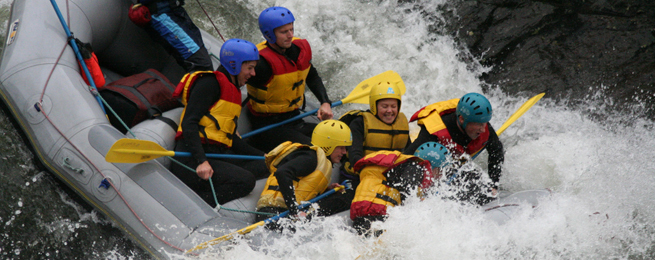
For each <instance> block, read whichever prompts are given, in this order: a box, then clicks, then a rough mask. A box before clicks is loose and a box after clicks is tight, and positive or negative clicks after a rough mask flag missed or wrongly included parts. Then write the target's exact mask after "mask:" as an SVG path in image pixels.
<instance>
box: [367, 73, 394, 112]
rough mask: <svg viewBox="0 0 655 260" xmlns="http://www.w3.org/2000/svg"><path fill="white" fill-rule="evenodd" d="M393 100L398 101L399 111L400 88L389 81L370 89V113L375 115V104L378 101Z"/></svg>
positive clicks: (376, 108) (376, 107)
mask: <svg viewBox="0 0 655 260" xmlns="http://www.w3.org/2000/svg"><path fill="white" fill-rule="evenodd" d="M386 98H393V99H397V100H398V110H399V111H400V102H401V100H400V88H399V87H398V86H397V85H396V84H395V83H391V82H389V81H382V82H380V83H378V84H377V85H375V86H373V87H372V88H371V95H370V99H369V100H370V105H371V113H373V114H374V115H377V113H378V111H377V110H378V106H377V102H378V100H380V99H386Z"/></svg>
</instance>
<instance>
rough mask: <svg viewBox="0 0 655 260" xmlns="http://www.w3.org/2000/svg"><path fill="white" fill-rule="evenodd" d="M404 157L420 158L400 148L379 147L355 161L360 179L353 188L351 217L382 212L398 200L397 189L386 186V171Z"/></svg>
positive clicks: (397, 203) (401, 161) (397, 202)
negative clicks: (383, 148) (390, 149)
mask: <svg viewBox="0 0 655 260" xmlns="http://www.w3.org/2000/svg"><path fill="white" fill-rule="evenodd" d="M407 160H417V161H419V162H420V161H422V160H421V159H420V158H418V157H415V156H412V155H406V154H402V153H401V152H400V151H379V152H375V153H372V154H369V155H367V156H365V157H364V158H362V159H361V160H359V161H357V163H356V164H355V171H357V172H359V178H360V180H361V182H360V183H359V185H358V186H357V190H356V191H355V198H354V199H353V201H352V204H351V207H350V217H351V218H352V219H355V217H361V216H375V215H385V214H386V209H387V207H389V206H391V207H393V206H397V205H399V204H400V203H401V199H400V198H401V197H400V192H399V191H398V190H397V189H395V188H392V187H389V186H387V185H386V184H387V178H386V177H385V173H386V172H387V171H389V170H390V169H392V168H393V167H395V166H396V165H398V164H401V163H403V162H405V161H407Z"/></svg>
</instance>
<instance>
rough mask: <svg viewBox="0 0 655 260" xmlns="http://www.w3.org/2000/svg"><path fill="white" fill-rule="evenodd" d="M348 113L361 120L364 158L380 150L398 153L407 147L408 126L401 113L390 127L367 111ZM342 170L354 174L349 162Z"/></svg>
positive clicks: (405, 118)
mask: <svg viewBox="0 0 655 260" xmlns="http://www.w3.org/2000/svg"><path fill="white" fill-rule="evenodd" d="M348 113H357V114H358V115H361V116H362V118H363V121H364V143H363V144H362V145H363V148H364V155H365V156H366V155H369V154H372V153H374V152H378V151H382V150H390V151H400V150H402V149H404V148H405V145H407V140H408V139H409V124H408V122H407V117H405V114H403V113H402V112H401V113H398V116H397V117H396V121H395V122H394V123H393V124H391V125H389V124H387V123H385V122H382V121H381V120H380V119H378V118H377V117H375V115H373V114H372V113H371V112H369V111H361V110H353V111H350V112H348ZM342 118H343V116H342ZM344 169H345V170H346V172H347V173H348V174H350V175H352V174H354V173H355V171H354V170H353V169H352V165H350V162H345V163H344Z"/></svg>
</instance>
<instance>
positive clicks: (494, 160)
mask: <svg viewBox="0 0 655 260" xmlns="http://www.w3.org/2000/svg"><path fill="white" fill-rule="evenodd" d="M487 152H488V153H489V160H488V161H489V165H488V169H489V178H491V180H492V181H493V182H494V183H493V187H494V188H496V189H497V188H498V181H499V180H500V175H501V172H502V164H503V162H504V161H505V151H504V149H503V143H501V142H500V139H499V138H498V135H496V131H495V130H494V129H493V127H491V124H489V141H488V143H487Z"/></svg>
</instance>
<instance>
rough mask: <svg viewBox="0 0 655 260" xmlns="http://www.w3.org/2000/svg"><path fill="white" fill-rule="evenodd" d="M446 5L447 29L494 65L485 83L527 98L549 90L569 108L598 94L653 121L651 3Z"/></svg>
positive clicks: (654, 22)
mask: <svg viewBox="0 0 655 260" xmlns="http://www.w3.org/2000/svg"><path fill="white" fill-rule="evenodd" d="M445 8H446V9H449V10H451V11H452V12H450V14H452V15H450V17H448V18H447V21H448V25H447V28H448V29H447V31H451V32H455V34H456V38H457V39H458V41H459V43H460V44H461V45H462V46H463V47H465V48H468V49H469V50H470V52H471V53H472V54H473V55H474V56H476V57H478V58H479V59H480V60H481V62H482V64H483V65H487V66H492V68H493V69H492V70H491V71H489V72H488V73H485V74H484V75H483V76H482V79H483V80H484V81H485V82H487V83H489V84H491V85H497V86H499V87H500V88H501V89H503V90H504V91H506V92H509V93H524V94H525V95H526V96H528V95H534V94H536V93H539V92H541V91H543V90H545V89H550V90H551V92H550V93H551V94H550V95H551V98H555V99H564V100H567V102H571V104H572V105H575V104H583V103H585V99H588V98H589V97H590V95H594V94H597V93H598V90H599V89H603V91H604V92H602V93H603V95H602V97H601V98H602V99H605V101H611V102H606V103H611V104H612V105H611V106H613V107H612V108H613V109H623V110H622V112H630V113H632V114H633V115H646V116H648V117H650V118H655V109H654V108H655V106H654V105H655V96H654V95H655V1H652V0H561V1H558V0H542V1H529V0H524V1H513V0H504V1H503V0H487V1H457V2H455V3H449V4H448V6H447V7H445ZM626 104H630V105H632V106H626ZM636 108H639V109H640V110H641V111H635V110H636Z"/></svg>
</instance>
